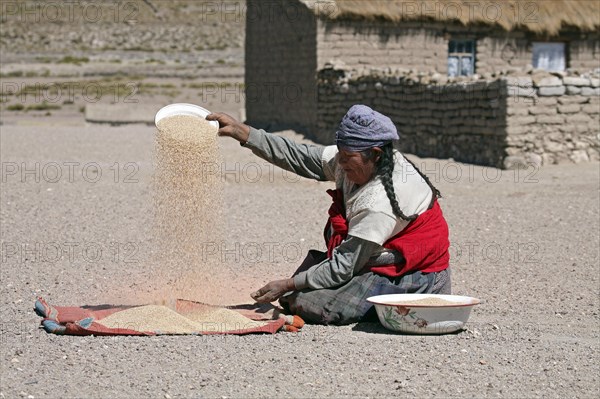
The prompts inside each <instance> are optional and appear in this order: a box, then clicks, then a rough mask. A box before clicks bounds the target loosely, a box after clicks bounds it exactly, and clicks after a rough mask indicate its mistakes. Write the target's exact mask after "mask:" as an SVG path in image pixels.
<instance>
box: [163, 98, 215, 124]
mask: <svg viewBox="0 0 600 399" xmlns="http://www.w3.org/2000/svg"><path fill="white" fill-rule="evenodd" d="M211 113H212V112H210V111H209V110H207V109H206V108H202V107H200V106H198V105H194V104H186V103H178V104H170V105H167V106H166V107H162V108H161V109H160V110H158V112H157V113H156V116H155V117H154V124H155V125H157V126H158V122H159V121H160V120H161V119H164V118H168V117H170V116H175V115H188V116H197V117H199V118H202V119H205V118H206V116H207V115H209V114H211ZM207 122H208V123H210V124H211V125H213V126H214V127H216V128H217V129H218V128H219V122H217V121H207Z"/></svg>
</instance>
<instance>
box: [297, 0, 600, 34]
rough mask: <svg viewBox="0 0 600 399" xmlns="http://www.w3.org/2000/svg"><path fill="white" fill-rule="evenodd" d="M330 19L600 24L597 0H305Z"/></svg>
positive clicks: (553, 28)
mask: <svg viewBox="0 0 600 399" xmlns="http://www.w3.org/2000/svg"><path fill="white" fill-rule="evenodd" d="M300 1H301V2H302V3H304V4H306V5H307V6H308V7H309V8H310V9H311V10H312V11H313V12H314V13H315V14H317V15H319V16H320V17H323V18H328V19H384V20H390V21H394V22H398V21H423V20H431V21H440V22H449V21H456V22H460V23H462V24H463V25H465V26H467V25H471V24H487V25H496V26H500V27H502V28H504V29H505V30H507V31H511V30H515V29H527V30H530V31H532V32H535V33H540V34H549V35H554V34H556V33H558V32H559V31H560V30H561V28H565V27H576V28H578V29H580V30H582V31H598V30H600V1H597V0H542V1H532V0H495V1H489V0H325V1H324V0H300Z"/></svg>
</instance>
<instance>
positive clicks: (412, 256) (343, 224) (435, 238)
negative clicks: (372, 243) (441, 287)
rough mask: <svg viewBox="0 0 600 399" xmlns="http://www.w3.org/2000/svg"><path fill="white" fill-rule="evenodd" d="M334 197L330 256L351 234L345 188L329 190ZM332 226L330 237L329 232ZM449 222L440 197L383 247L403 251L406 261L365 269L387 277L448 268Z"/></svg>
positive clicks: (328, 228)
mask: <svg viewBox="0 0 600 399" xmlns="http://www.w3.org/2000/svg"><path fill="white" fill-rule="evenodd" d="M327 194H329V195H330V196H331V198H332V199H333V204H331V207H330V208H329V220H328V221H327V225H326V226H325V241H326V243H327V255H328V256H329V257H330V258H331V255H332V253H333V249H334V248H336V247H337V246H338V245H340V243H341V242H342V241H343V240H344V239H345V238H346V236H347V235H348V221H347V220H346V218H345V216H344V213H345V212H344V197H343V193H342V190H327ZM330 227H331V228H332V229H331V230H332V233H333V234H331V237H329V239H328V235H329V234H328V232H329V230H330ZM449 246H450V242H449V241H448V224H447V223H446V220H445V219H444V215H443V214H442V209H441V208H440V206H439V204H438V202H437V200H435V201H434V202H433V206H432V207H431V208H430V209H428V210H427V211H425V212H423V213H422V214H420V215H419V216H418V217H417V218H416V219H415V220H413V221H412V222H410V223H409V224H408V226H406V227H405V228H404V230H402V231H401V232H399V233H398V234H396V235H395V236H393V237H391V238H390V239H389V240H387V241H386V242H385V243H383V247H384V248H387V249H392V250H396V251H398V252H400V253H401V254H402V255H403V257H404V259H405V260H406V261H405V262H403V263H400V264H391V265H380V266H370V267H368V268H366V269H364V270H365V271H372V272H373V273H376V274H380V275H382V276H388V277H398V276H402V275H404V274H408V273H412V272H415V271H421V272H423V273H432V272H439V271H441V270H444V269H446V268H447V267H448V265H449V263H450V253H449V252H448V248H449Z"/></svg>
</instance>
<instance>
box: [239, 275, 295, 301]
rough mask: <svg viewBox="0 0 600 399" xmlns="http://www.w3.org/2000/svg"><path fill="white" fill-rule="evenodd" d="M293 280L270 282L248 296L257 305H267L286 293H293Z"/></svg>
mask: <svg viewBox="0 0 600 399" xmlns="http://www.w3.org/2000/svg"><path fill="white" fill-rule="evenodd" d="M295 289H296V286H295V285H294V279H291V278H286V279H285V280H275V281H271V282H270V283H269V284H267V285H265V286H264V287H262V288H261V289H259V290H258V291H256V292H253V293H252V294H250V296H251V297H252V298H253V299H254V300H255V301H256V302H258V303H269V302H273V301H276V300H278V299H279V298H281V297H282V296H283V294H285V293H286V292H290V291H294V290H295Z"/></svg>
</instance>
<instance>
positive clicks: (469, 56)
mask: <svg viewBox="0 0 600 399" xmlns="http://www.w3.org/2000/svg"><path fill="white" fill-rule="evenodd" d="M474 73H475V40H450V41H449V42H448V76H450V77H453V76H471V75H473V74H474Z"/></svg>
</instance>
